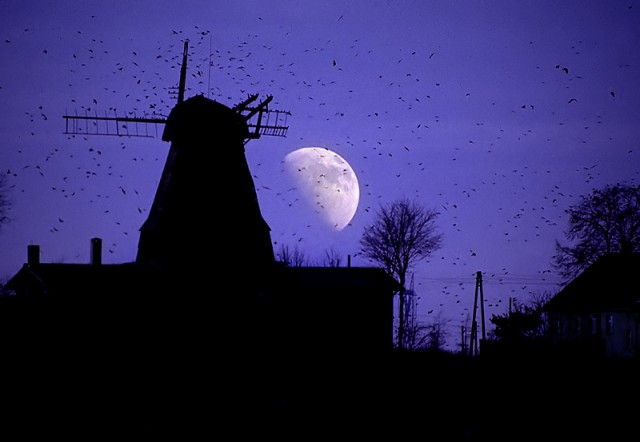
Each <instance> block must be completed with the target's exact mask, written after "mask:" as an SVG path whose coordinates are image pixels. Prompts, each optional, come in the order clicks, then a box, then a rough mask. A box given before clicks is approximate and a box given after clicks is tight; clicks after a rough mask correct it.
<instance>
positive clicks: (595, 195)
mask: <svg viewBox="0 0 640 442" xmlns="http://www.w3.org/2000/svg"><path fill="white" fill-rule="evenodd" d="M566 212H567V213H568V214H569V230H568V231H567V232H566V238H567V239H568V240H569V241H570V242H572V243H573V245H562V244H560V242H559V241H556V254H555V255H554V256H553V265H554V267H555V268H556V269H557V270H558V271H559V273H560V275H561V276H562V277H564V278H565V279H566V280H570V279H572V278H574V277H575V276H576V275H577V274H578V273H579V272H581V271H582V270H584V269H585V268H586V267H588V266H589V265H591V264H593V262H595V260H596V259H597V258H599V257H600V256H601V255H603V254H604V253H632V252H639V251H640V185H629V184H614V185H607V186H605V187H603V188H601V189H595V190H593V191H592V193H591V194H590V195H586V196H583V197H582V199H581V200H580V202H579V203H578V204H576V205H574V206H571V207H569V209H568V210H567V211H566Z"/></svg>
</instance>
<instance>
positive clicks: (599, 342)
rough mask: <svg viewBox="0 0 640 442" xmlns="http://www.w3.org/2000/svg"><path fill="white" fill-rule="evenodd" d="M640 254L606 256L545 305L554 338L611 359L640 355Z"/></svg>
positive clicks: (559, 342) (550, 331)
mask: <svg viewBox="0 0 640 442" xmlns="http://www.w3.org/2000/svg"><path fill="white" fill-rule="evenodd" d="M638 274H640V254H638V253H628V254H620V253H611V254H605V255H603V256H601V257H600V258H599V259H598V260H597V261H596V262H594V263H593V264H592V265H590V266H589V267H587V268H586V269H585V270H584V271H583V272H582V273H580V274H579V275H578V276H577V277H576V278H575V279H574V280H572V281H571V282H570V283H569V284H567V285H566V286H565V287H564V288H563V289H562V290H560V292H558V293H557V294H556V295H555V296H554V297H553V298H551V299H550V300H549V301H548V302H547V303H546V304H545V305H544V306H543V311H544V312H546V313H547V320H548V326H549V333H550V337H551V339H552V340H553V341H554V342H556V343H558V344H563V345H564V346H565V347H566V348H567V349H569V348H572V347H573V348H574V349H575V350H576V351H582V352H587V353H589V354H592V355H600V356H606V357H638V355H639V354H640V353H639V352H640V339H639V335H638V333H639V331H640V293H639V292H638V281H637V277H638Z"/></svg>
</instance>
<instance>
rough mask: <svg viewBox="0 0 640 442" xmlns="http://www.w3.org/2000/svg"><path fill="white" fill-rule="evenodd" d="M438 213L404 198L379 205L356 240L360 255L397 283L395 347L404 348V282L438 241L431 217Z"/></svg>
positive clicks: (438, 244)
mask: <svg viewBox="0 0 640 442" xmlns="http://www.w3.org/2000/svg"><path fill="white" fill-rule="evenodd" d="M438 215H439V213H438V212H437V211H435V210H432V209H427V208H425V207H422V206H420V205H418V204H417V203H415V202H413V201H410V200H408V199H406V198H403V199H400V200H397V201H395V202H393V203H391V204H389V205H387V206H381V207H380V209H379V210H378V212H377V214H376V219H375V220H374V222H373V224H371V225H370V226H368V227H366V228H365V231H364V234H363V235H362V237H361V239H360V248H361V251H362V253H363V255H364V256H366V257H368V258H369V259H370V260H371V261H373V262H376V263H377V264H379V265H380V266H382V267H383V268H384V269H385V270H386V272H387V273H388V274H389V275H390V276H392V277H393V278H395V279H396V280H397V281H398V282H399V283H400V287H401V289H400V292H399V293H398V296H399V309H398V310H399V312H400V314H399V326H398V335H397V340H398V343H397V345H398V347H399V348H404V339H405V324H404V322H405V318H404V314H403V312H404V310H405V308H404V304H405V293H404V292H405V290H406V289H405V283H406V276H407V272H408V271H409V269H410V268H411V267H412V266H413V265H414V264H415V263H416V262H417V261H419V260H422V259H425V258H427V257H428V256H429V255H431V254H432V253H433V252H434V251H436V250H438V249H439V248H440V247H441V244H442V235H441V234H439V233H437V232H436V225H435V220H436V218H437V217H438Z"/></svg>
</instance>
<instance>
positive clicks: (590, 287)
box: [543, 253, 640, 311]
mask: <svg viewBox="0 0 640 442" xmlns="http://www.w3.org/2000/svg"><path fill="white" fill-rule="evenodd" d="M639 275H640V253H629V254H620V253H609V254H604V255H602V256H601V257H600V258H599V259H598V260H597V261H596V262H594V263H593V264H592V265H590V266H589V267H587V268H586V269H585V270H584V271H583V272H582V273H580V274H579V275H578V276H577V277H576V278H575V279H573V280H572V281H571V282H569V283H568V284H567V285H566V286H565V287H564V288H563V289H562V290H560V292H558V293H557V294H556V295H555V296H554V297H553V298H551V299H550V300H549V301H548V302H547V303H546V304H545V305H544V307H543V309H544V310H545V311H594V310H604V309H638V308H640V285H639V284H638V276H639Z"/></svg>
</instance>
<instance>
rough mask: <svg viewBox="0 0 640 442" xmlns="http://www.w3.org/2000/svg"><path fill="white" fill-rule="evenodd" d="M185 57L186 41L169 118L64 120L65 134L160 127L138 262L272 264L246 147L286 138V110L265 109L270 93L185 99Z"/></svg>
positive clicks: (267, 230) (130, 132)
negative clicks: (158, 160)
mask: <svg viewBox="0 0 640 442" xmlns="http://www.w3.org/2000/svg"><path fill="white" fill-rule="evenodd" d="M187 54H188V41H185V43H184V53H183V60H182V66H181V71H180V82H179V89H178V102H177V104H176V106H175V107H174V108H173V109H172V110H171V112H170V114H169V116H168V117H167V118H166V119H165V118H156V117H155V116H154V117H151V118H149V117H147V116H142V117H137V116H134V117H131V116H128V117H120V116H117V115H114V116H108V115H105V116H104V117H101V116H98V115H97V113H96V114H95V115H86V114H85V115H80V116H79V115H65V116H64V118H65V122H66V126H65V133H68V134H74V135H75V134H83V135H117V136H153V135H151V134H150V131H149V126H150V125H154V126H156V125H158V124H164V125H165V126H164V131H163V133H162V140H163V141H167V142H170V143H171V146H170V149H169V152H168V155H167V159H166V162H165V166H164V169H163V171H162V175H161V178H160V182H159V184H158V188H157V191H156V194H155V198H154V200H153V203H152V206H151V209H150V211H149V216H148V218H147V219H146V221H145V222H144V223H143V225H142V226H141V228H140V239H139V242H138V252H137V257H136V262H137V263H139V264H145V265H152V266H156V267H157V266H159V267H168V268H170V269H175V270H180V269H182V268H184V267H189V268H193V267H198V266H199V265H204V264H207V263H208V264H209V265H211V263H210V262H209V260H208V259H207V258H206V257H207V255H208V256H209V257H212V256H214V255H215V257H216V258H217V259H216V263H217V264H216V267H217V268H222V269H226V268H230V267H231V266H234V265H242V266H244V267H251V268H264V267H265V266H270V265H271V264H273V262H274V261H275V260H274V254H273V249H272V245H271V238H270V228H269V226H268V225H267V223H266V222H265V220H264V219H263V217H262V215H261V212H260V207H259V204H258V198H257V194H256V191H255V186H254V182H253V178H252V176H251V173H250V171H249V167H248V164H247V160H246V157H245V149H244V146H245V144H246V143H247V142H248V141H249V140H251V139H257V138H260V136H262V135H270V136H281V137H284V136H286V133H287V130H288V126H287V125H286V119H287V116H288V115H290V113H289V112H285V111H277V110H269V108H268V105H269V103H270V102H271V100H272V96H268V97H267V98H266V99H264V100H262V101H258V95H251V96H249V97H248V98H247V99H246V100H245V101H243V102H241V103H239V104H237V105H235V106H233V107H228V106H226V105H224V104H221V103H219V102H217V101H214V100H211V99H208V98H206V97H204V96H202V95H195V96H193V97H190V98H188V99H185V97H184V93H185V81H186V70H187ZM124 128H126V130H124ZM141 128H142V130H141ZM202 257H205V258H204V259H202ZM220 263H221V264H220Z"/></svg>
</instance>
